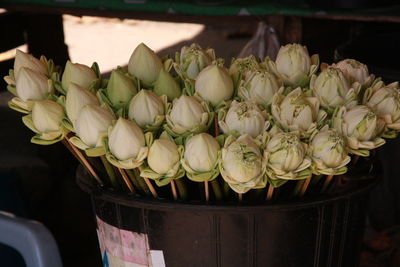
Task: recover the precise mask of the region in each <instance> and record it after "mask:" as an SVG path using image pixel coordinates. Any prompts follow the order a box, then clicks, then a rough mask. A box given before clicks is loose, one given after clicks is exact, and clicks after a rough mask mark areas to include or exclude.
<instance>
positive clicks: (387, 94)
mask: <svg viewBox="0 0 400 267" xmlns="http://www.w3.org/2000/svg"><path fill="white" fill-rule="evenodd" d="M368 90H371V93H370V96H369V97H368V98H367V99H366V100H367V101H366V103H365V104H366V105H367V106H368V107H370V108H371V109H372V110H374V111H375V113H376V114H377V115H378V116H379V118H381V119H383V120H384V121H385V123H386V127H388V128H389V129H393V130H400V93H399V90H398V89H397V88H392V87H387V86H386V87H382V88H376V89H375V88H370V89H368ZM366 94H367V93H366Z"/></svg>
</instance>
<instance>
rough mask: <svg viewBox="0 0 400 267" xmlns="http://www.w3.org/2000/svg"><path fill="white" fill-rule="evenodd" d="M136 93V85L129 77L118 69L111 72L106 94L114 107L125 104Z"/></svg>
mask: <svg viewBox="0 0 400 267" xmlns="http://www.w3.org/2000/svg"><path fill="white" fill-rule="evenodd" d="M136 93H137V89H136V86H135V84H134V83H133V82H132V80H131V79H130V78H129V77H127V76H126V75H124V74H123V73H122V72H120V71H118V70H113V71H112V72H111V77H110V80H109V81H108V84H107V96H108V99H109V100H110V101H111V103H112V104H113V107H114V108H117V109H119V108H122V107H125V106H127V105H128V103H129V102H130V101H131V99H132V97H133V96H134V95H136Z"/></svg>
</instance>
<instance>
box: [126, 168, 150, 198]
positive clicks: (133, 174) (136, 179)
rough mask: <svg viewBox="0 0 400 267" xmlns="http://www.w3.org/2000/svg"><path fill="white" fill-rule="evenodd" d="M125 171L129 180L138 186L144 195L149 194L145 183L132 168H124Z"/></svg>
mask: <svg viewBox="0 0 400 267" xmlns="http://www.w3.org/2000/svg"><path fill="white" fill-rule="evenodd" d="M126 173H127V174H128V175H129V178H130V179H131V181H132V182H133V183H134V184H135V186H137V187H138V188H140V190H141V191H142V192H143V193H144V194H145V195H146V196H151V192H150V190H149V188H148V187H147V185H146V183H145V182H144V181H143V179H142V177H139V176H138V175H137V173H136V172H135V171H134V170H126Z"/></svg>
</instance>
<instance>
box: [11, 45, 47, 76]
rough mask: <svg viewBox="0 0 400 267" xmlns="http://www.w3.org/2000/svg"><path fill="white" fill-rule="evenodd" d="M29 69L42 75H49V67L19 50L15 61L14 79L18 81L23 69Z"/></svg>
mask: <svg viewBox="0 0 400 267" xmlns="http://www.w3.org/2000/svg"><path fill="white" fill-rule="evenodd" d="M23 67H24V68H28V69H31V70H33V71H36V72H38V73H40V74H43V75H47V66H46V65H45V64H44V63H43V62H42V61H40V60H39V59H37V58H35V57H34V56H32V55H30V54H28V53H25V52H22V51H21V50H19V49H17V51H16V54H15V60H14V77H15V79H18V77H19V71H20V70H21V68H23Z"/></svg>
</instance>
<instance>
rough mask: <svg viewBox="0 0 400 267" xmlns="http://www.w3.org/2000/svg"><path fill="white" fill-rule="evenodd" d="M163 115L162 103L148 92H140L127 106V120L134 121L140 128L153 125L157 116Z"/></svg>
mask: <svg viewBox="0 0 400 267" xmlns="http://www.w3.org/2000/svg"><path fill="white" fill-rule="evenodd" d="M164 114H165V108H164V103H163V101H162V100H161V98H160V97H159V96H157V95H156V94H155V93H153V92H152V91H149V90H140V91H139V92H138V93H137V95H135V96H134V97H133V98H132V100H131V103H130V104H129V119H131V120H134V121H135V122H136V123H137V124H138V125H139V126H140V127H141V128H143V127H145V126H146V125H152V124H154V122H155V121H156V119H157V116H160V115H164Z"/></svg>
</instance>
